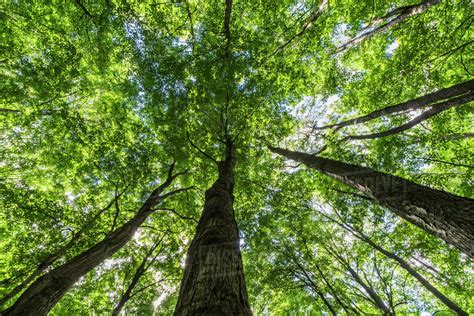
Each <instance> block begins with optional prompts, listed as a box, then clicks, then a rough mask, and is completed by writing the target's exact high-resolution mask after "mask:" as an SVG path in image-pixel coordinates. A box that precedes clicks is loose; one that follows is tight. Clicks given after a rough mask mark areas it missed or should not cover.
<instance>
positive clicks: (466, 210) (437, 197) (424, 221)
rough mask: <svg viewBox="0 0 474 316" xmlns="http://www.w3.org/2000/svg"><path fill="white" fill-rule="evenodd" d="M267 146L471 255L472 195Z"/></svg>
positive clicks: (473, 246) (473, 232)
mask: <svg viewBox="0 0 474 316" xmlns="http://www.w3.org/2000/svg"><path fill="white" fill-rule="evenodd" d="M269 148H270V150H271V151H272V152H274V153H277V154H279V155H282V156H284V157H286V158H289V159H292V160H296V161H299V162H301V163H304V164H305V165H307V166H308V167H310V168H313V169H316V170H319V171H321V172H323V173H324V174H326V175H328V176H330V177H332V178H334V179H336V180H339V181H341V182H343V183H345V184H347V185H349V186H351V187H353V188H355V189H357V190H359V191H361V192H363V193H364V194H366V195H368V196H369V197H371V198H372V199H373V200H375V201H377V202H378V203H380V204H381V205H383V206H385V207H388V208H389V209H390V210H392V211H393V212H394V213H395V214H397V215H399V216H401V217H402V218H404V219H406V220H407V221H409V222H410V223H412V224H414V225H416V226H418V227H420V228H422V229H424V230H426V231H427V232H429V233H431V234H433V235H435V236H437V237H439V238H441V239H443V240H444V241H446V242H447V243H449V244H451V245H453V246H455V247H457V248H458V249H459V250H461V251H462V252H464V253H466V254H467V255H469V256H470V257H471V258H474V243H473V242H472V241H473V240H474V200H473V199H470V198H466V197H461V196H457V195H454V194H451V193H448V192H445V191H440V190H435V189H431V188H429V187H426V186H422V185H419V184H416V183H414V182H411V181H408V180H406V179H403V178H400V177H397V176H393V175H390V174H387V173H383V172H378V171H376V170H373V169H370V168H366V167H361V166H357V165H351V164H347V163H344V162H340V161H336V160H332V159H328V158H323V157H318V156H314V155H310V154H307V153H302V152H297V151H291V150H287V149H283V148H275V147H269Z"/></svg>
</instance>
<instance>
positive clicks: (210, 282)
mask: <svg viewBox="0 0 474 316" xmlns="http://www.w3.org/2000/svg"><path fill="white" fill-rule="evenodd" d="M235 163H236V161H235V157H234V147H233V144H232V143H231V142H230V141H228V142H227V154H226V158H225V160H224V161H220V162H218V173H219V175H218V178H217V180H216V182H214V184H213V185H212V187H211V188H210V189H208V190H207V191H206V194H205V201H204V211H203V213H202V216H201V218H200V220H199V223H198V226H197V229H196V234H195V236H194V239H193V241H192V242H191V245H190V247H189V249H188V253H187V257H186V266H185V270H184V276H183V279H182V281H181V287H180V291H179V297H178V303H177V304H176V309H175V311H174V315H180V316H182V315H183V316H184V315H251V314H252V312H251V310H250V306H249V303H248V298H247V289H246V287H245V280H244V273H243V265H242V258H241V254H240V238H239V230H238V227H237V222H236V221H235V218H234V209H233V202H234V196H233V189H234V166H235Z"/></svg>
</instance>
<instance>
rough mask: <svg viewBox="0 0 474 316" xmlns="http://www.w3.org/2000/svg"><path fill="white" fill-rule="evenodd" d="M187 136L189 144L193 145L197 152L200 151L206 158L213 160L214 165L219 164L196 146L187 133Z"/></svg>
mask: <svg viewBox="0 0 474 316" xmlns="http://www.w3.org/2000/svg"><path fill="white" fill-rule="evenodd" d="M186 136H187V138H188V141H189V143H190V144H191V146H193V147H194V148H195V149H196V150H197V151H199V152H200V153H201V154H202V155H204V156H205V157H206V158H208V159H210V160H212V161H213V162H214V163H216V164H217V160H216V159H215V158H213V157H212V156H211V155H209V154H207V153H206V152H205V151H204V150H202V149H201V148H199V147H198V146H196V145H195V144H194V143H193V141H192V140H191V138H190V137H189V133H188V132H186Z"/></svg>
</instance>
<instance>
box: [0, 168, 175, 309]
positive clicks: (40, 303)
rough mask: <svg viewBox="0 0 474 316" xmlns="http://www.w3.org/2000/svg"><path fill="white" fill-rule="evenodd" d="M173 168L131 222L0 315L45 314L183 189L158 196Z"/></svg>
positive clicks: (35, 284) (51, 274)
mask: <svg viewBox="0 0 474 316" xmlns="http://www.w3.org/2000/svg"><path fill="white" fill-rule="evenodd" d="M173 166H174V164H173V165H172V166H171V168H170V170H169V173H168V179H167V180H166V181H165V182H164V183H163V184H162V185H161V186H159V187H158V188H157V189H155V190H154V191H153V192H152V194H151V195H150V196H149V197H148V199H147V200H146V201H145V203H144V204H143V206H142V207H141V208H140V210H139V211H138V212H137V214H136V215H135V216H134V217H133V218H132V219H130V220H129V221H128V222H127V223H125V224H124V225H123V226H121V227H120V228H118V229H116V230H115V231H113V232H112V233H111V234H110V235H108V236H107V237H106V238H104V239H103V240H102V241H100V242H98V243H97V244H95V245H94V246H93V247H91V248H89V249H88V250H86V251H84V252H83V253H81V254H79V255H77V256H76V257H74V258H72V259H71V260H69V261H68V262H66V263H65V264H63V265H61V266H59V267H57V268H55V269H53V270H51V271H50V272H48V273H46V274H44V275H43V276H41V277H40V278H38V279H37V280H36V281H35V282H33V283H32V284H31V285H30V286H29V287H28V288H27V289H26V291H25V292H24V293H23V294H22V295H21V296H20V297H19V298H18V300H17V301H16V302H15V303H14V304H13V305H12V306H11V307H10V308H9V309H7V310H6V311H4V312H3V313H2V315H4V316H6V315H21V316H42V315H47V314H48V312H49V311H50V310H51V309H52V308H53V307H54V306H55V305H56V304H57V303H58V302H59V300H60V299H61V298H62V297H63V295H64V294H66V293H67V291H68V290H69V289H70V288H71V287H72V286H73V285H74V283H76V282H77V281H78V280H79V279H80V278H81V277H82V276H84V275H85V274H86V273H87V272H89V271H91V270H92V269H94V268H95V267H97V266H98V265H99V264H101V263H102V262H103V261H104V260H105V259H107V258H108V257H110V256H112V255H113V254H114V253H115V252H117V251H118V250H120V249H121V248H122V247H123V246H124V245H125V244H126V243H127V242H128V241H129V240H130V239H131V238H132V237H133V234H134V233H135V232H136V230H137V229H138V228H139V227H140V225H141V224H142V223H143V222H144V221H145V220H146V219H147V218H148V216H150V215H151V214H152V213H153V212H154V209H153V207H154V206H155V205H157V204H158V203H160V202H161V201H162V200H163V199H164V198H165V197H168V196H170V195H172V194H175V193H178V192H180V191H182V190H184V189H181V190H175V191H172V192H170V193H167V194H164V195H161V193H162V192H163V190H164V189H165V188H166V187H168V186H169V185H170V184H171V182H172V181H173V179H174V178H176V176H177V175H179V173H178V174H176V175H174V176H173V175H172V170H173Z"/></svg>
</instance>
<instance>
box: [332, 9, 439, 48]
mask: <svg viewBox="0 0 474 316" xmlns="http://www.w3.org/2000/svg"><path fill="white" fill-rule="evenodd" d="M440 2H441V0H426V1H423V2H421V3H419V4H416V5H412V6H407V7H402V8H398V9H395V10H393V11H391V12H389V13H388V14H386V15H385V16H384V17H382V18H378V19H376V20H375V21H374V22H376V23H378V22H380V21H382V20H385V19H388V18H390V17H393V16H395V15H396V17H395V18H393V19H392V20H390V21H388V22H387V23H385V24H382V25H380V26H378V27H376V28H375V29H374V30H372V31H369V32H365V33H363V34H361V35H359V36H357V37H354V38H353V39H351V40H349V41H347V42H346V43H345V44H343V45H341V46H339V47H338V48H337V49H336V53H340V52H342V51H344V50H346V49H349V48H351V47H353V46H355V45H357V44H359V43H360V42H362V41H364V40H366V39H368V38H370V37H372V36H374V35H376V34H378V33H382V32H385V31H386V30H387V29H389V28H390V27H392V26H394V25H397V24H399V23H400V22H402V21H404V20H406V19H408V18H409V17H411V16H414V15H417V14H420V13H423V12H425V11H426V10H427V9H429V8H430V7H432V6H434V5H436V4H438V3H440Z"/></svg>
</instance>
